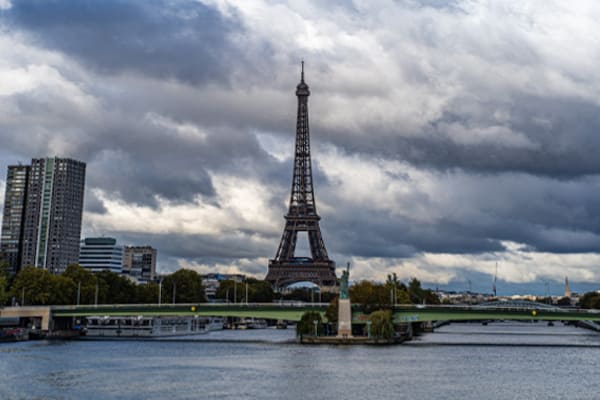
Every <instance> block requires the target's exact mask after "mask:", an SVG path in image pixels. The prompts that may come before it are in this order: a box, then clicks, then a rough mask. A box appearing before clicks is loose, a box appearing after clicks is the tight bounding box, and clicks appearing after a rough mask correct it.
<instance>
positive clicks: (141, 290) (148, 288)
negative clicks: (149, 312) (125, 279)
mask: <svg viewBox="0 0 600 400" xmlns="http://www.w3.org/2000/svg"><path fill="white" fill-rule="evenodd" d="M135 300H136V301H135V302H136V303H141V304H153V303H156V302H157V301H158V283H155V282H148V283H146V284H145V285H137V286H136V295H135Z"/></svg>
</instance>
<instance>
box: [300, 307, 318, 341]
mask: <svg viewBox="0 0 600 400" xmlns="http://www.w3.org/2000/svg"><path fill="white" fill-rule="evenodd" d="M314 321H317V335H323V332H324V329H323V318H322V317H321V313H320V312H318V311H307V312H305V313H304V314H302V318H300V321H299V322H298V323H297V324H296V336H302V335H307V336H314V334H315V322H314Z"/></svg>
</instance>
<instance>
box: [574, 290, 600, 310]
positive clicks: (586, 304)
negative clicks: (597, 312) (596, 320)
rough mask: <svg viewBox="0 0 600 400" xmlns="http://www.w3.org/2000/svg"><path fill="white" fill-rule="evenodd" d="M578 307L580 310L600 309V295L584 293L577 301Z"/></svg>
mask: <svg viewBox="0 0 600 400" xmlns="http://www.w3.org/2000/svg"><path fill="white" fill-rule="evenodd" d="M579 305H580V307H581V308H593V309H600V293H598V292H588V293H585V294H584V295H583V296H581V298H580V299H579Z"/></svg>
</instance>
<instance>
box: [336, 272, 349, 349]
mask: <svg viewBox="0 0 600 400" xmlns="http://www.w3.org/2000/svg"><path fill="white" fill-rule="evenodd" d="M349 277H350V263H348V265H347V266H346V270H345V271H344V272H342V277H341V278H340V297H339V300H338V333H337V337H338V338H351V337H352V307H351V306H350V295H349V294H348V279H349Z"/></svg>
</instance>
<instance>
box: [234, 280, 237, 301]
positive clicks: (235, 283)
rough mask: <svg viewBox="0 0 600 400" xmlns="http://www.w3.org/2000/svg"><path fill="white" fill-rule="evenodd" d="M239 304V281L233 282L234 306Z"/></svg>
mask: <svg viewBox="0 0 600 400" xmlns="http://www.w3.org/2000/svg"><path fill="white" fill-rule="evenodd" d="M235 303H237V281H236V280H235V279H234V280H233V304H235Z"/></svg>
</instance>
